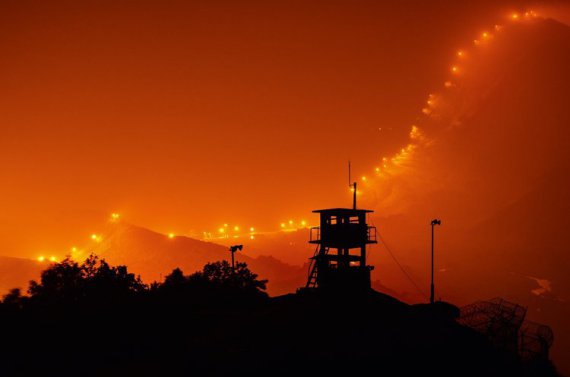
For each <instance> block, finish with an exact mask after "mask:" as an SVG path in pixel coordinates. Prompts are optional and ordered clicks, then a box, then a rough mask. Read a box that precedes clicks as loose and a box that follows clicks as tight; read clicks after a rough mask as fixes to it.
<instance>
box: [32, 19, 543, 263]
mask: <svg viewBox="0 0 570 377" xmlns="http://www.w3.org/2000/svg"><path fill="white" fill-rule="evenodd" d="M538 17H539V15H538V14H537V13H536V12H534V11H532V10H528V11H526V12H512V13H511V14H509V15H508V17H507V18H508V20H510V21H511V22H519V21H522V20H529V19H536V18H538ZM504 27H505V26H504V25H498V24H497V25H494V30H495V31H496V32H500V31H502V30H503V29H504ZM493 38H494V35H493V34H492V33H491V32H489V31H483V32H481V33H480V34H479V35H478V37H477V38H476V39H474V40H473V45H474V46H475V47H479V46H482V44H483V42H489V41H491V40H492V39H493ZM455 57H456V59H457V61H456V62H455V63H453V64H452V65H451V66H450V69H449V70H450V73H451V75H452V77H453V78H450V79H448V80H446V81H445V82H444V84H443V87H444V88H445V89H451V88H454V87H456V86H457V84H456V83H455V80H457V79H458V78H459V77H460V76H461V74H463V73H464V72H463V69H462V67H461V64H460V63H461V61H464V60H465V59H466V58H467V57H468V51H467V50H465V49H460V50H457V51H456V53H455ZM426 105H427V106H425V107H423V108H422V109H421V113H422V114H423V115H424V116H430V115H431V114H432V111H433V109H434V107H435V106H436V105H437V97H436V96H435V95H434V94H429V95H428V99H427V100H426ZM409 139H410V142H409V143H408V144H407V145H406V146H405V147H403V148H401V149H400V151H398V152H397V153H396V154H394V155H393V156H392V157H391V158H388V157H382V159H381V161H380V163H379V164H378V165H376V166H375V167H374V169H373V171H374V174H373V176H375V177H377V178H383V177H384V176H385V174H386V173H391V172H392V171H393V168H394V167H397V166H400V165H401V164H403V163H404V162H406V161H407V160H408V159H409V158H410V156H411V155H412V153H413V152H414V150H416V148H418V147H419V146H420V145H422V144H423V143H425V142H426V137H425V136H424V135H423V133H422V131H421V129H420V128H418V127H417V126H416V125H412V126H411V129H410V132H409ZM360 180H361V181H362V182H363V183H366V184H372V180H371V179H369V178H368V177H367V176H366V175H363V176H361V178H360ZM350 191H351V192H354V188H350ZM362 194H363V191H362V190H361V189H359V190H358V191H357V195H362ZM120 219H121V215H120V214H119V213H118V212H113V213H111V215H110V221H111V222H118V221H119V220H120ZM308 227H309V225H308V223H307V221H305V220H300V221H294V220H288V221H285V222H281V223H280V225H279V228H278V230H277V231H282V232H289V231H295V230H301V229H306V228H308ZM241 229H242V228H241V227H240V226H239V225H234V226H230V225H229V224H227V223H225V224H223V226H221V227H219V228H218V231H217V232H206V231H205V232H203V234H202V235H203V237H202V239H203V240H216V239H225V238H240V237H249V239H251V240H254V239H255V236H256V235H257V234H262V233H260V232H257V231H256V228H255V227H253V226H252V227H249V229H248V228H245V229H248V230H249V231H248V232H245V233H244V232H243V231H242V232H240V230H241ZM274 232H275V231H274ZM274 232H264V233H263V234H266V233H274ZM166 237H167V238H168V239H171V240H173V239H175V238H176V237H177V235H176V234H175V233H173V232H170V233H168V234H167V235H166ZM90 239H91V240H92V241H94V242H96V243H100V242H102V240H103V238H102V236H101V235H99V234H97V233H93V234H91V236H90ZM71 251H72V254H76V253H78V252H79V250H78V249H77V248H76V247H72V248H71ZM37 260H38V261H39V262H46V261H49V262H57V258H56V257H55V256H53V255H52V256H50V257H49V258H48V257H46V256H44V255H40V256H38V258H37Z"/></svg>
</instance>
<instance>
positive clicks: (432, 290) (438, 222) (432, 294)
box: [429, 219, 441, 304]
mask: <svg viewBox="0 0 570 377" xmlns="http://www.w3.org/2000/svg"><path fill="white" fill-rule="evenodd" d="M436 225H441V220H438V219H433V220H432V221H431V286H430V296H429V302H430V304H433V303H434V301H435V286H434V284H433V243H434V241H433V238H434V237H433V236H434V234H433V233H434V231H433V229H434V227H435V226H436Z"/></svg>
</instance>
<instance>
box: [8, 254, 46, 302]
mask: <svg viewBox="0 0 570 377" xmlns="http://www.w3.org/2000/svg"><path fill="white" fill-rule="evenodd" d="M44 267H45V264H42V263H40V262H37V261H34V260H31V259H24V258H11V257H3V256H0V297H1V296H3V295H4V294H6V292H8V290H10V289H12V288H20V289H21V290H22V292H25V291H26V289H27V288H28V282H29V281H30V280H33V279H37V278H38V277H39V276H40V272H41V270H42V269H43V268H44Z"/></svg>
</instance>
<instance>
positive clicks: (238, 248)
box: [230, 245, 243, 274]
mask: <svg viewBox="0 0 570 377" xmlns="http://www.w3.org/2000/svg"><path fill="white" fill-rule="evenodd" d="M242 249H243V245H233V246H230V253H231V254H232V274H233V273H235V272H236V265H235V262H234V254H235V252H236V251H238V250H242Z"/></svg>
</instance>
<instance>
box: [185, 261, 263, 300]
mask: <svg viewBox="0 0 570 377" xmlns="http://www.w3.org/2000/svg"><path fill="white" fill-rule="evenodd" d="M189 279H190V281H207V282H209V283H211V284H214V285H219V286H226V287H231V288H237V289H239V290H243V291H249V292H261V291H264V290H265V289H266V284H267V280H258V279H257V274H254V273H253V272H251V271H250V270H249V268H247V264H246V263H240V262H238V263H236V266H235V270H233V269H232V266H231V265H230V264H229V263H228V261H225V260H224V261H219V262H214V263H208V264H206V265H205V266H204V269H203V270H202V271H199V272H196V273H194V274H192V275H190V277H189Z"/></svg>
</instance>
